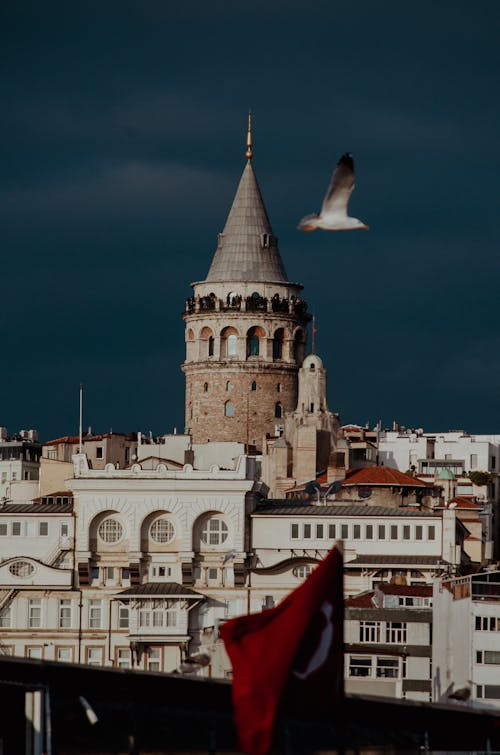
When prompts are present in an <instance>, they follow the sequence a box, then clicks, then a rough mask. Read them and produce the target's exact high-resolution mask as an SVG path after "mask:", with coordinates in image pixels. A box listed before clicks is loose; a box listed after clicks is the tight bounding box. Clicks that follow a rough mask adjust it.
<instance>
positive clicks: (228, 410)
mask: <svg viewBox="0 0 500 755" xmlns="http://www.w3.org/2000/svg"><path fill="white" fill-rule="evenodd" d="M224 415H225V416H226V417H234V406H233V404H232V403H231V402H230V401H226V403H225V404H224Z"/></svg>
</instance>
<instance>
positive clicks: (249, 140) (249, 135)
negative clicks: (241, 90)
mask: <svg viewBox="0 0 500 755" xmlns="http://www.w3.org/2000/svg"><path fill="white" fill-rule="evenodd" d="M245 157H246V158H247V160H248V162H250V160H251V159H252V157H253V152H252V111H251V110H249V111H248V131H247V151H246V152H245Z"/></svg>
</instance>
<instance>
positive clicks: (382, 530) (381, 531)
mask: <svg viewBox="0 0 500 755" xmlns="http://www.w3.org/2000/svg"><path fill="white" fill-rule="evenodd" d="M378 539H379V540H385V524H379V525H378Z"/></svg>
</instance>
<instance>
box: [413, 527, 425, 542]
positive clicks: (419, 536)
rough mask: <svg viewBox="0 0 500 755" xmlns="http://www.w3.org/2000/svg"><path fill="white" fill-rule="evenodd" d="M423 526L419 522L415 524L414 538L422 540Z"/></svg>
mask: <svg viewBox="0 0 500 755" xmlns="http://www.w3.org/2000/svg"><path fill="white" fill-rule="evenodd" d="M423 529H424V528H423V527H422V525H421V524H417V526H416V527H415V540H422V537H423Z"/></svg>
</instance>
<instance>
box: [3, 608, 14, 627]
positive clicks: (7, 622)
mask: <svg viewBox="0 0 500 755" xmlns="http://www.w3.org/2000/svg"><path fill="white" fill-rule="evenodd" d="M11 624H12V604H9V605H8V606H5V608H2V609H0V627H2V628H4V629H9V627H10V626H11Z"/></svg>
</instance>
